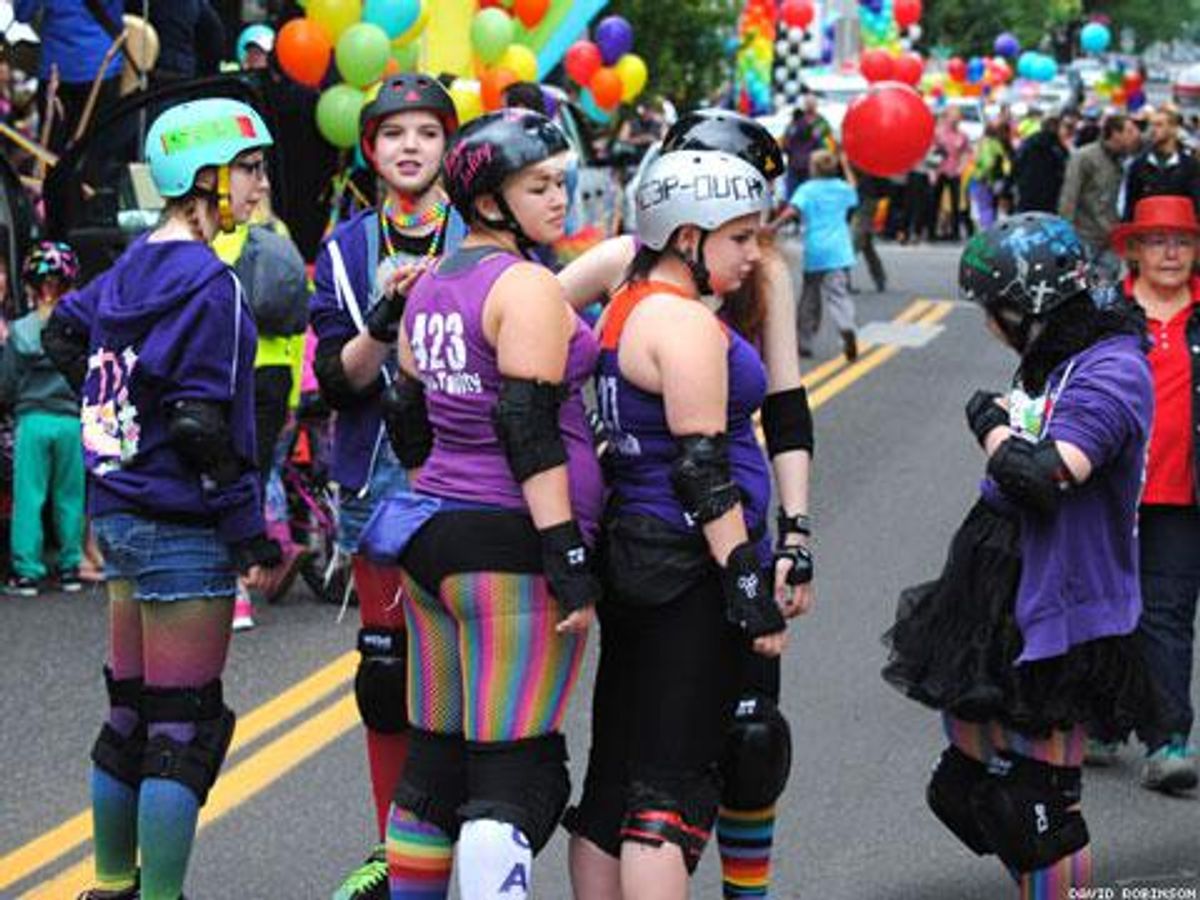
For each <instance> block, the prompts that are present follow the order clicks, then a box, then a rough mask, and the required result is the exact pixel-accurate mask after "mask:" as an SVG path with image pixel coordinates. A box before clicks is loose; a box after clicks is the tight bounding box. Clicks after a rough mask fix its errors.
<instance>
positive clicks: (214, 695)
mask: <svg viewBox="0 0 1200 900" xmlns="http://www.w3.org/2000/svg"><path fill="white" fill-rule="evenodd" d="M142 715H143V716H144V718H145V719H146V722H147V724H150V723H154V722H191V723H193V724H194V725H195V729H196V733H195V735H193V737H192V739H191V740H190V741H177V740H175V739H174V738H173V737H171V736H170V735H165V734H156V735H154V736H153V737H150V738H147V740H146V749H145V753H144V755H143V757H142V777H143V778H167V779H170V780H171V781H177V782H179V783H180V784H182V785H183V786H184V787H187V788H188V789H190V790H191V791H192V793H193V794H195V795H196V799H197V800H199V802H200V805H201V806H203V805H204V803H205V801H206V800H207V799H208V790H209V788H211V787H212V786H213V783H214V782H215V781H216V780H217V773H218V772H220V771H221V763H223V762H224V761H225V754H226V753H228V752H229V744H230V742H231V741H232V740H233V729H234V726H235V724H236V722H237V716H235V715H234V714H233V710H232V709H230V708H229V707H228V706H226V705H225V703H224V701H223V698H222V694H221V681H220V679H216V680H214V681H210V682H209V683H208V684H206V685H204V686H203V687H199V688H186V687H179V688H153V687H148V688H145V690H144V691H143V693H142Z"/></svg>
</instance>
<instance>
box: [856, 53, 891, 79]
mask: <svg viewBox="0 0 1200 900" xmlns="http://www.w3.org/2000/svg"><path fill="white" fill-rule="evenodd" d="M858 67H859V69H861V70H862V74H863V78H865V79H867V81H891V79H892V78H893V77H894V75H895V69H896V64H895V61H894V60H893V59H892V55H891V54H890V53H888V52H887V51H886V50H880V49H879V48H875V49H872V50H864V51H863V53H862V56H861V57H859V63H858Z"/></svg>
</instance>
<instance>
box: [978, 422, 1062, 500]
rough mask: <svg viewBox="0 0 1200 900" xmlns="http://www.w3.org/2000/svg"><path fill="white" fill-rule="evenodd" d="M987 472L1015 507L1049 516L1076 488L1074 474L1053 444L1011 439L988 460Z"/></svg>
mask: <svg viewBox="0 0 1200 900" xmlns="http://www.w3.org/2000/svg"><path fill="white" fill-rule="evenodd" d="M987 472H988V474H989V475H990V476H992V478H993V479H994V480H995V482H996V484H998V485H999V486H1000V489H1001V490H1002V491H1004V494H1005V496H1007V497H1008V498H1009V499H1010V500H1012V501H1013V502H1014V503H1016V504H1018V505H1020V506H1024V507H1026V508H1027V509H1030V510H1032V511H1034V512H1038V513H1043V514H1049V513H1052V512H1054V510H1055V509H1057V508H1058V503H1059V500H1060V499H1061V498H1062V495H1063V494H1064V493H1065V492H1066V491H1068V490H1070V489H1071V488H1072V487H1074V486H1075V479H1074V477H1073V476H1072V475H1071V470H1070V469H1068V468H1067V464H1066V463H1065V462H1064V461H1063V458H1062V455H1061V454H1060V453H1059V452H1058V448H1057V447H1056V446H1054V442H1053V441H1048V440H1047V441H1042V442H1040V443H1037V444H1031V443H1029V442H1028V441H1025V440H1022V439H1021V438H1009V439H1008V440H1006V441H1005V442H1004V443H1003V444H1001V445H1000V446H999V447H997V448H996V452H995V453H993V454H992V458H991V459H990V460H988V467H987Z"/></svg>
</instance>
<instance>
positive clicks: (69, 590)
mask: <svg viewBox="0 0 1200 900" xmlns="http://www.w3.org/2000/svg"><path fill="white" fill-rule="evenodd" d="M58 589H59V590H60V591H62V592H63V593H66V594H78V593H79V592H80V591H82V590H83V579H81V578H80V577H79V570H78V569H63V571H61V572H59V573H58Z"/></svg>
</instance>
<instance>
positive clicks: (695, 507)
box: [671, 434, 742, 525]
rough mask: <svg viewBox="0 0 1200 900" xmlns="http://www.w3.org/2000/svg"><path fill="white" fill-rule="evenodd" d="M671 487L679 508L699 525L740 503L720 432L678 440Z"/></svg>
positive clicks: (739, 495)
mask: <svg viewBox="0 0 1200 900" xmlns="http://www.w3.org/2000/svg"><path fill="white" fill-rule="evenodd" d="M671 487H672V488H674V490H675V496H677V497H678V498H679V502H680V503H682V504H683V510H684V512H686V513H687V514H688V516H689V517H691V518H692V519H694V520H695V521H696V522H697V523H698V524H700V525H707V524H708V523H709V522H711V521H713V519H719V518H721V516H723V515H725V513H727V512H728V511H729V510H731V509H733V508H734V507H735V506H737V505H738V504H739V503H741V502H742V495H741V492H740V491H739V490H738V486H737V485H736V484H735V483H734V481H733V476H732V475H731V474H730V472H729V444H728V442H727V439H726V437H725V435H724V434H714V435H707V434H689V435H684V436H683V437H681V438H680V439H679V456H677V457H676V458H675V462H674V464H672V466H671Z"/></svg>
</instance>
